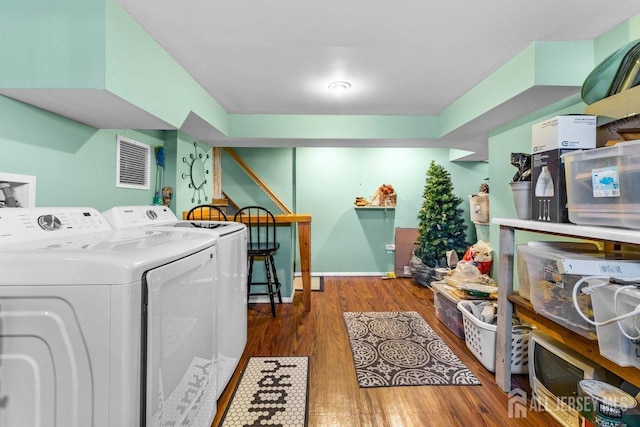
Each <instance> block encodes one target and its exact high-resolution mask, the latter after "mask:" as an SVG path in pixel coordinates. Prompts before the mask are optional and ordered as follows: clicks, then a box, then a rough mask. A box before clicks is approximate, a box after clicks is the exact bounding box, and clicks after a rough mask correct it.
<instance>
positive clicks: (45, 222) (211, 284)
mask: <svg viewBox="0 0 640 427" xmlns="http://www.w3.org/2000/svg"><path fill="white" fill-rule="evenodd" d="M216 269H217V259H216V239H215V237H214V236H212V235H206V234H203V233H200V232H192V231H191V230H189V229H182V230H180V231H168V230H161V229H156V230H150V229H146V230H142V229H128V230H113V229H112V227H111V226H110V225H109V224H108V222H107V221H106V220H105V219H104V217H103V216H102V215H101V214H100V213H99V212H97V211H96V210H95V209H91V208H32V209H21V208H14V209H0V425H1V426H3V427H5V426H6V427H31V426H34V427H87V426H92V427H138V426H142V427H147V426H165V425H172V426H193V427H209V426H210V425H211V422H212V420H213V418H214V416H215V413H216V401H215V392H216V391H215V388H216V383H217V379H216V376H217V369H216V366H215V365H216V357H217V349H216V345H217V339H216V336H215V332H216V330H215V328H214V321H215V315H216V313H215V307H216V303H215V298H216V295H215V289H216V283H215V280H216V279H215V277H216Z"/></svg>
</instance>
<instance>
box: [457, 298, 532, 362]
mask: <svg viewBox="0 0 640 427" xmlns="http://www.w3.org/2000/svg"><path fill="white" fill-rule="evenodd" d="M470 304H474V301H460V302H459V303H458V309H459V310H460V312H461V313H462V321H463V322H464V340H465V342H466V344H467V347H468V348H469V350H471V353H473V355H474V356H476V358H477V359H478V360H479V361H480V363H482V366H484V367H485V368H487V370H488V371H489V372H495V371H496V330H497V328H498V327H497V326H496V325H491V324H489V323H485V322H483V321H481V320H480V319H478V318H476V317H475V316H474V315H473V313H472V312H471V309H470V308H469V305H470ZM530 332H531V327H529V326H514V327H513V330H512V332H511V373H513V374H528V373H529V333H530Z"/></svg>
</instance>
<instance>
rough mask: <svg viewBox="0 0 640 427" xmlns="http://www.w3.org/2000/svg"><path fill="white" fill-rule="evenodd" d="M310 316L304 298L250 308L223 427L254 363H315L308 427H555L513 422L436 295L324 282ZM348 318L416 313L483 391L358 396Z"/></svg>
mask: <svg viewBox="0 0 640 427" xmlns="http://www.w3.org/2000/svg"><path fill="white" fill-rule="evenodd" d="M311 298H312V300H311V303H312V308H311V312H310V313H304V307H303V301H302V294H301V292H297V293H296V296H295V298H294V302H293V303H292V304H282V305H278V307H277V317H276V318H275V319H274V318H272V317H271V312H270V307H269V305H268V304H254V305H250V307H249V310H248V319H249V332H248V339H247V346H246V348H245V352H244V355H243V357H242V360H241V361H240V364H239V366H238V369H236V372H235V374H234V375H233V378H232V379H231V381H230V383H229V385H228V386H227V388H226V389H225V391H224V393H223V394H222V396H221V397H220V399H219V400H218V413H217V415H216V418H215V419H214V422H213V424H212V425H213V426H217V425H218V424H219V422H220V420H221V418H222V415H223V413H224V410H225V408H226V406H227V404H228V403H229V401H230V399H231V396H232V394H233V390H234V389H235V386H236V384H237V382H238V380H239V376H240V370H241V368H242V367H243V366H244V364H245V362H246V360H247V358H248V357H250V356H309V357H310V387H309V414H308V418H309V426H310V427H324V426H327V427H328V426H331V427H335V426H349V427H383V426H384V427H413V426H556V425H559V424H558V423H557V422H556V421H555V420H554V419H553V417H551V415H549V414H548V413H545V412H542V411H529V412H527V415H526V417H524V418H509V416H508V408H507V403H508V395H507V393H505V392H503V391H502V390H500V388H499V387H498V386H497V385H496V384H495V381H494V376H493V374H492V373H490V372H489V371H487V370H486V369H485V368H484V367H483V366H482V365H481V364H480V362H479V361H478V360H477V359H476V358H475V357H474V356H473V355H472V354H471V352H470V351H469V349H468V348H467V346H466V344H465V342H464V340H461V339H459V338H458V337H456V336H455V335H454V334H453V333H452V332H451V331H450V330H449V329H447V327H446V326H445V325H444V324H443V323H442V322H440V321H439V320H438V319H437V318H436V316H435V310H434V304H433V292H432V290H431V289H428V288H424V287H420V286H417V285H415V284H414V283H413V282H412V281H411V280H410V279H402V278H398V279H390V280H383V279H381V278H377V277H325V278H324V292H312V295H311ZM345 311H417V312H418V313H420V315H421V316H422V317H423V318H424V319H425V320H426V321H427V322H428V323H429V324H430V325H431V326H432V327H433V329H434V330H435V331H436V332H437V333H438V334H439V335H440V336H441V337H442V339H443V340H444V341H445V342H446V343H447V344H448V345H449V347H451V349H452V350H453V351H454V352H455V353H456V354H457V355H458V357H460V359H461V360H462V361H463V362H464V363H465V364H466V365H467V366H468V367H469V369H471V370H472V371H473V373H474V374H475V375H476V376H477V377H478V379H479V380H480V381H481V382H482V385H481V386H425V387H422V386H414V387H384V388H359V387H358V384H357V380H356V377H355V371H354V368H353V361H352V356H351V349H350V347H349V338H348V336H347V332H346V327H345V325H344V321H343V317H342V313H343V312H345ZM513 387H514V388H516V387H519V388H521V389H523V390H526V391H527V394H528V395H529V391H530V390H529V385H528V377H527V376H522V375H516V376H514V383H513Z"/></svg>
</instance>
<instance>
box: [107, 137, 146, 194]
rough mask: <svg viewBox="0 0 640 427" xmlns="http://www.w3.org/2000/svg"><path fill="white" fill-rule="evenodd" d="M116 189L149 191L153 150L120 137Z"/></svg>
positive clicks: (118, 140) (118, 141) (117, 154)
mask: <svg viewBox="0 0 640 427" xmlns="http://www.w3.org/2000/svg"><path fill="white" fill-rule="evenodd" d="M117 147H118V148H117V153H116V156H117V161H116V187H122V188H137V189H140V190H149V189H150V188H151V187H150V184H149V181H150V177H151V171H150V162H151V148H150V147H149V146H148V145H146V144H141V143H139V142H136V141H133V140H131V139H126V138H123V137H121V136H120V135H118V139H117Z"/></svg>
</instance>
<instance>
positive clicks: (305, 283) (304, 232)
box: [182, 211, 311, 312]
mask: <svg viewBox="0 0 640 427" xmlns="http://www.w3.org/2000/svg"><path fill="white" fill-rule="evenodd" d="M187 213H188V212H187V211H184V212H182V218H183V219H186V217H187ZM274 217H275V218H276V224H281V225H291V224H294V223H296V224H297V225H298V246H299V247H300V272H301V273H302V296H303V299H304V311H306V312H308V311H311V215H310V214H280V215H274ZM193 219H194V220H198V219H199V218H193ZM243 222H244V221H243Z"/></svg>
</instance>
